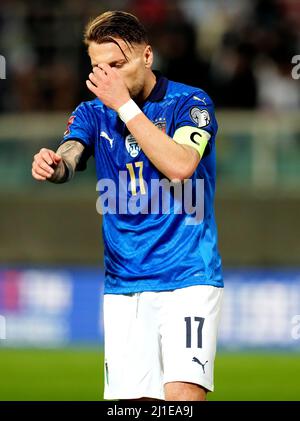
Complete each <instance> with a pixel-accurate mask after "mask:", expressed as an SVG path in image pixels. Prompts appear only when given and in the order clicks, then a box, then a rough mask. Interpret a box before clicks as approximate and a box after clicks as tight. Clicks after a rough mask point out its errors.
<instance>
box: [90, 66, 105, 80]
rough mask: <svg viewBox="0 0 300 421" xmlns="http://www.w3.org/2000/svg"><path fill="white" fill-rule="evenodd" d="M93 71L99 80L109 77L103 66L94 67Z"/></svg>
mask: <svg viewBox="0 0 300 421" xmlns="http://www.w3.org/2000/svg"><path fill="white" fill-rule="evenodd" d="M93 72H94V75H95V76H96V78H97V79H98V80H105V79H106V78H107V73H105V72H104V70H102V68H101V67H94V68H93Z"/></svg>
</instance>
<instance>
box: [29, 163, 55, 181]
mask: <svg viewBox="0 0 300 421" xmlns="http://www.w3.org/2000/svg"><path fill="white" fill-rule="evenodd" d="M32 167H33V169H34V170H35V172H37V173H38V174H40V175H43V176H44V177H46V176H49V177H51V175H52V174H53V173H54V169H53V168H51V167H50V166H49V165H48V164H47V163H46V162H44V161H42V160H41V159H39V160H36V161H34V162H33V164H32Z"/></svg>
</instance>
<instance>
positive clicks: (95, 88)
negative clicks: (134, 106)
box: [86, 63, 130, 111]
mask: <svg viewBox="0 0 300 421" xmlns="http://www.w3.org/2000/svg"><path fill="white" fill-rule="evenodd" d="M89 79H90V80H87V81H86V85H87V87H88V88H89V90H90V91H91V92H93V93H94V94H95V95H96V96H97V97H98V98H99V99H100V101H102V102H103V104H105V105H106V106H107V107H109V108H112V109H113V110H115V111H117V110H118V109H119V108H120V107H121V106H122V105H124V104H125V103H126V102H127V101H129V100H130V95H129V91H128V88H127V86H126V85H125V83H124V81H123V79H122V77H121V76H120V74H119V73H118V71H117V70H116V69H114V68H112V67H110V66H109V64H106V63H101V64H98V66H95V67H94V68H93V72H92V73H90V74H89Z"/></svg>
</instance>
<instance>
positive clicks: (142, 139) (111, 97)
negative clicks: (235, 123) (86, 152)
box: [87, 64, 210, 181]
mask: <svg viewBox="0 0 300 421" xmlns="http://www.w3.org/2000/svg"><path fill="white" fill-rule="evenodd" d="M89 78H90V80H88V81H87V87H88V88H89V89H90V91H92V92H93V93H94V94H95V95H96V96H97V97H98V98H99V99H100V100H101V101H102V102H103V103H104V104H105V105H107V106H108V107H110V108H112V109H114V110H115V111H118V110H120V108H121V107H122V106H123V105H124V104H125V103H127V102H128V101H129V100H130V95H129V92H128V89H127V87H126V85H125V83H124V82H123V80H122V78H121V76H120V75H119V74H118V72H117V71H116V70H115V69H112V68H111V67H110V66H109V65H107V64H99V65H98V67H94V69H93V73H90V75H89ZM192 123H193V122H192V121H191V124H190V125H191V126H192V125H193V124H192ZM127 128H128V130H129V131H130V132H131V134H132V135H133V136H134V138H135V139H136V141H137V142H138V143H139V145H140V147H141V148H142V150H143V152H144V153H145V155H147V157H148V158H149V159H150V161H151V162H152V163H153V165H155V167H156V168H157V169H158V170H159V171H160V172H162V173H163V174H164V175H165V176H167V177H168V178H169V179H170V180H175V179H177V180H181V181H182V180H184V179H187V178H189V177H190V176H191V175H192V174H193V173H194V171H195V169H196V168H197V166H198V164H199V161H200V159H201V156H202V154H203V151H204V149H205V146H206V144H207V142H208V140H209V137H210V135H209V134H207V135H205V132H204V131H199V129H198V128H197V127H194V128H193V129H192V132H191V131H190V129H189V128H188V127H186V128H185V129H184V128H180V129H181V130H180V129H179V130H178V132H175V134H174V137H173V138H174V140H175V142H174V141H170V137H169V136H168V135H167V134H165V133H163V132H162V131H161V130H159V129H158V128H157V127H156V126H155V125H154V124H153V123H152V122H151V121H150V120H149V119H148V118H147V117H146V115H145V114H144V113H142V112H141V113H139V114H137V115H136V116H135V117H133V118H132V119H130V120H129V121H128V122H127ZM197 131H198V133H196V132H197ZM202 132H203V133H202Z"/></svg>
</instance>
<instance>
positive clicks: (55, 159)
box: [52, 152, 62, 165]
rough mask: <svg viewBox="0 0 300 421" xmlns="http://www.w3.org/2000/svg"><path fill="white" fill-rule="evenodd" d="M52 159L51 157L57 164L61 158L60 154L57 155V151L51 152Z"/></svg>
mask: <svg viewBox="0 0 300 421" xmlns="http://www.w3.org/2000/svg"><path fill="white" fill-rule="evenodd" d="M52 159H53V161H54V163H55V164H56V165H57V164H59V163H60V161H61V160H62V157H61V156H60V155H58V154H57V153H54V152H53V155H52Z"/></svg>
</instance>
